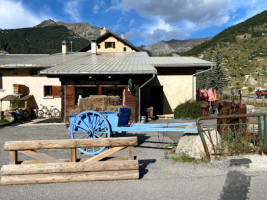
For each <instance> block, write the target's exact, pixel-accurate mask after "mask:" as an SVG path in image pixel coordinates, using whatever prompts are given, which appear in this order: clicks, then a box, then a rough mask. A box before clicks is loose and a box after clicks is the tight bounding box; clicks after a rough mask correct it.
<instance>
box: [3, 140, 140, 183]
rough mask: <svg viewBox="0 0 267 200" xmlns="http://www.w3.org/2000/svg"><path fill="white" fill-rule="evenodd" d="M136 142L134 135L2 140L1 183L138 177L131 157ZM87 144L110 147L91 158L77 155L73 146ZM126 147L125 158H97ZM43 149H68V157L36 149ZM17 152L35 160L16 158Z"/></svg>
mask: <svg viewBox="0 0 267 200" xmlns="http://www.w3.org/2000/svg"><path fill="white" fill-rule="evenodd" d="M136 145H137V137H124V138H101V139H81V140H35V141H10V142H6V143H5V145H4V150H6V151H9V152H10V163H9V165H3V166H2V168H1V174H2V178H1V184H2V185H8V184H28V183H57V182H72V181H90V180H122V179H138V178H139V170H138V169H139V165H138V160H134V146H136ZM87 147H112V148H109V149H107V150H106V151H104V152H102V153H100V154H98V155H96V156H94V157H91V158H86V159H77V153H76V148H87ZM126 147H128V156H127V157H126V158H125V157H123V158H122V159H121V158H117V159H115V160H113V161H109V160H108V161H100V160H102V159H104V158H107V156H109V155H111V154H113V153H115V152H117V151H119V150H121V149H123V148H126ZM43 149H70V159H57V158H54V157H52V156H50V155H47V154H44V153H41V152H37V151H36V150H43ZM18 153H22V154H24V155H27V156H30V157H32V158H34V159H35V160H31V161H22V162H19V161H18Z"/></svg>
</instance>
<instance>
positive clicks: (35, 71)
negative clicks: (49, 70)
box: [30, 70, 38, 76]
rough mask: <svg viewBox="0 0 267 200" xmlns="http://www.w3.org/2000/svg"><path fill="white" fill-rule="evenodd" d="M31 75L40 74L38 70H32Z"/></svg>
mask: <svg viewBox="0 0 267 200" xmlns="http://www.w3.org/2000/svg"><path fill="white" fill-rule="evenodd" d="M30 75H31V76H32V75H38V70H30Z"/></svg>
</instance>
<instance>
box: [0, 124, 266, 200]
mask: <svg viewBox="0 0 267 200" xmlns="http://www.w3.org/2000/svg"><path fill="white" fill-rule="evenodd" d="M127 136H138V143H139V145H138V147H136V148H135V156H137V159H138V160H139V163H140V179H139V180H125V181H92V182H76V183H57V184H31V185H10V186H0V199H8V200H9V199H20V200H24V199H25V200H31V199H32V200H36V199H38V200H42V199H45V200H47V199H65V200H67V199H94V200H96V199H109V200H112V199H114V200H115V199H116V200H118V199H123V200H124V199H138V200H140V199H187V200H188V199H189V200H190V199H203V200H209V199H210V200H216V199H221V200H226V199H227V200H228V199H238V200H243V199H244V200H245V199H257V200H259V199H267V190H266V188H267V159H266V157H267V156H266V157H265V156H262V157H259V156H254V155H252V156H247V157H236V158H229V159H225V160H221V161H218V160H215V161H212V162H210V163H201V164H192V163H174V162H173V161H172V160H171V159H165V158H164V151H166V150H167V149H166V146H167V145H168V144H171V143H176V142H175V141H173V140H172V139H171V138H172V137H169V136H170V135H169V133H168V135H164V136H163V135H162V134H158V133H155V132H154V133H127V135H126V137H127ZM68 138H69V135H68V134H67V130H66V128H65V126H64V125H56V124H54V125H52V124H49V125H45V124H41V125H27V124H24V125H20V126H16V125H15V126H8V127H5V128H0V158H1V159H0V166H2V165H4V164H8V162H9V155H8V152H4V151H3V150H2V149H3V145H4V143H5V142H6V141H12V140H37V139H38V140H41V139H68ZM48 153H51V154H53V156H54V157H56V158H68V157H69V152H68V151H62V150H54V151H51V152H48ZM123 155H127V151H126V150H125V151H124V150H123V151H120V152H118V153H117V156H123ZM78 156H80V157H86V155H81V154H78ZM19 159H26V157H22V156H21V155H19ZM259 163H261V164H259ZM259 165H261V167H259Z"/></svg>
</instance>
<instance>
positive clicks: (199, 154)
mask: <svg viewBox="0 0 267 200" xmlns="http://www.w3.org/2000/svg"><path fill="white" fill-rule="evenodd" d="M186 128H188V129H195V128H197V127H196V126H195V125H189V126H187V127H186ZM203 132H204V137H205V140H206V144H207V146H208V149H209V152H210V154H211V153H212V152H213V150H212V143H211V141H212V142H213V143H214V145H215V148H216V146H217V147H218V145H217V144H220V143H221V137H220V135H219V133H218V132H216V131H215V130H214V129H210V135H211V137H210V136H209V133H208V130H207V129H206V130H204V131H203ZM210 138H211V139H210ZM176 154H177V155H178V156H183V155H186V156H190V157H194V158H197V159H201V158H203V157H205V156H206V153H205V151H204V147H203V144H202V142H201V138H200V136H199V134H196V133H185V134H184V136H183V137H182V138H181V139H180V141H179V143H178V145H177V148H176Z"/></svg>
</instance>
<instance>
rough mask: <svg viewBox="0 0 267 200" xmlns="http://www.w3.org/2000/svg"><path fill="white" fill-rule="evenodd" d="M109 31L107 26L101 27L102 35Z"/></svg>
mask: <svg viewBox="0 0 267 200" xmlns="http://www.w3.org/2000/svg"><path fill="white" fill-rule="evenodd" d="M106 32H107V29H106V28H105V27H102V28H101V29H100V35H103V34H105V33H106Z"/></svg>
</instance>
